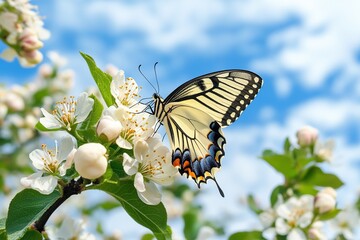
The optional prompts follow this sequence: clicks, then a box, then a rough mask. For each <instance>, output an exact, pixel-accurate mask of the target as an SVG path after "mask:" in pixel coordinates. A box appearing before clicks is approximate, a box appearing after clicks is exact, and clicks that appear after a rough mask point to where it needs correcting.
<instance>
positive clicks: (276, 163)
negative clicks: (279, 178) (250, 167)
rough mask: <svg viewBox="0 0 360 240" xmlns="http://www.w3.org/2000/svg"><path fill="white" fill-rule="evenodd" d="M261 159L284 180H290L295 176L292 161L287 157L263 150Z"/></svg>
mask: <svg viewBox="0 0 360 240" xmlns="http://www.w3.org/2000/svg"><path fill="white" fill-rule="evenodd" d="M261 158H262V159H264V160H265V161H266V162H267V163H269V164H270V165H271V166H272V167H273V168H275V170H276V171H278V172H279V173H282V174H283V175H284V176H285V177H286V178H291V177H294V176H295V175H296V170H295V162H294V159H293V158H291V157H290V156H288V155H281V154H276V153H274V152H273V151H271V150H265V151H264V152H263V155H262V157H261Z"/></svg>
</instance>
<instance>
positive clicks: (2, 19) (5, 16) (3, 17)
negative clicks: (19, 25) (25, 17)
mask: <svg viewBox="0 0 360 240" xmlns="http://www.w3.org/2000/svg"><path fill="white" fill-rule="evenodd" d="M17 20H18V16H17V15H16V14H15V13H12V12H2V13H0V26H1V27H3V28H4V29H5V30H6V31H8V32H9V33H11V32H15V31H16V22H17Z"/></svg>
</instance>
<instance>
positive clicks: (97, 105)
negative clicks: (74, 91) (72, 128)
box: [80, 94, 104, 130]
mask: <svg viewBox="0 0 360 240" xmlns="http://www.w3.org/2000/svg"><path fill="white" fill-rule="evenodd" d="M90 98H92V99H94V105H93V109H92V111H91V112H90V114H89V116H88V117H87V118H86V120H85V121H84V122H82V124H81V127H80V129H82V130H84V129H88V128H91V127H94V126H95V125H96V124H97V122H98V121H99V119H100V118H101V115H102V112H103V110H104V107H103V105H102V104H101V102H100V101H99V99H98V98H97V97H96V96H95V95H94V94H91V95H90Z"/></svg>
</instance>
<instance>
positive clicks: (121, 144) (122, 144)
mask: <svg viewBox="0 0 360 240" xmlns="http://www.w3.org/2000/svg"><path fill="white" fill-rule="evenodd" d="M116 144H117V145H118V146H119V147H121V148H124V149H132V148H133V146H132V145H131V143H130V142H129V141H127V140H126V139H124V138H122V137H120V136H119V137H118V138H117V139H116Z"/></svg>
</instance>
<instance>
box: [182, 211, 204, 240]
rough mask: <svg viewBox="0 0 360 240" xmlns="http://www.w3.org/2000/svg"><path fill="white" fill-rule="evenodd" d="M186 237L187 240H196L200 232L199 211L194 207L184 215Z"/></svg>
mask: <svg viewBox="0 0 360 240" xmlns="http://www.w3.org/2000/svg"><path fill="white" fill-rule="evenodd" d="M183 219H184V236H185V238H186V239H196V236H197V235H198V232H199V230H200V227H201V225H200V220H199V209H198V208H195V207H192V208H189V209H188V210H187V211H186V212H184V213H183Z"/></svg>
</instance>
